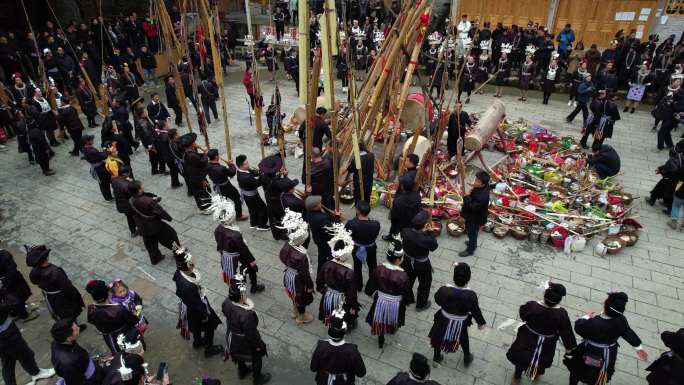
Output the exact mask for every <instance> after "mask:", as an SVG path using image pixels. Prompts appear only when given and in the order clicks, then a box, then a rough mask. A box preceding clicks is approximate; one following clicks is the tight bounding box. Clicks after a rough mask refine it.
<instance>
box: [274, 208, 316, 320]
mask: <svg viewBox="0 0 684 385" xmlns="http://www.w3.org/2000/svg"><path fill="white" fill-rule="evenodd" d="M283 225H284V226H285V228H286V230H287V233H288V235H287V236H288V238H289V241H288V242H287V243H286V244H284V245H283V247H282V249H280V261H281V262H282V263H283V264H284V265H285V273H284V274H283V286H284V287H285V292H286V293H287V296H288V297H289V298H290V300H291V301H292V318H294V319H295V321H296V322H297V324H299V325H301V324H304V323H309V322H311V321H313V316H312V315H311V314H309V313H307V312H306V307H307V306H308V305H310V304H311V302H313V291H314V282H313V279H312V278H311V276H312V275H313V273H312V270H311V261H310V260H309V255H308V254H307V251H306V248H304V247H303V246H302V245H303V244H304V242H306V240H307V238H308V237H309V225H308V224H307V223H306V222H305V221H304V219H303V218H302V215H301V214H300V213H297V212H294V211H291V210H290V209H285V216H284V217H283Z"/></svg>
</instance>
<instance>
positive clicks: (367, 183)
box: [347, 143, 375, 205]
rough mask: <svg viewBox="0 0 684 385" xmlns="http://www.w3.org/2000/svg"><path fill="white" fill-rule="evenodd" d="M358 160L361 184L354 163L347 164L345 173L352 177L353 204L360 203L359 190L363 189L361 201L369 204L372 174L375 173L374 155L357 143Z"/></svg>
mask: <svg viewBox="0 0 684 385" xmlns="http://www.w3.org/2000/svg"><path fill="white" fill-rule="evenodd" d="M359 158H360V159H361V176H363V183H359V177H360V175H359V171H358V170H357V169H356V164H355V163H354V161H352V162H350V163H349V167H347V172H348V173H349V174H351V175H352V178H353V181H354V202H356V204H357V205H358V203H359V201H361V190H362V189H363V200H365V201H366V202H370V199H371V192H372V190H373V173H374V172H375V155H374V154H373V153H372V152H369V151H368V150H367V149H366V145H365V144H364V143H359Z"/></svg>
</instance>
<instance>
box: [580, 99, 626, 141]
mask: <svg viewBox="0 0 684 385" xmlns="http://www.w3.org/2000/svg"><path fill="white" fill-rule="evenodd" d="M589 109H590V110H591V113H592V116H593V118H592V119H588V120H589V122H588V123H587V129H586V130H585V131H584V135H582V139H580V145H581V146H582V148H588V147H587V139H588V138H589V135H592V136H593V138H594V141H593V143H592V145H591V147H592V148H593V149H600V148H601V145H602V144H603V141H604V140H606V139H607V138H611V137H612V136H613V126H614V125H615V122H616V121H618V120H620V112H619V111H618V107H617V104H615V102H614V101H613V99H612V97H611V96H610V95H607V91H606V90H599V94H598V97H597V98H596V99H594V101H593V102H591V104H590V105H589Z"/></svg>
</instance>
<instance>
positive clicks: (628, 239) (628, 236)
mask: <svg viewBox="0 0 684 385" xmlns="http://www.w3.org/2000/svg"><path fill="white" fill-rule="evenodd" d="M617 236H618V237H620V239H621V240H622V242H624V243H625V246H626V247H632V246H634V245H635V244H636V243H637V242H638V241H639V235H638V234H637V232H636V231H623V232H621V233H618V235H617Z"/></svg>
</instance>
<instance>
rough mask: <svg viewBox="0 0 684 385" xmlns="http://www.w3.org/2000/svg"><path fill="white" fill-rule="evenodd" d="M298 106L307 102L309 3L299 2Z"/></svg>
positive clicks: (305, 1)
mask: <svg viewBox="0 0 684 385" xmlns="http://www.w3.org/2000/svg"><path fill="white" fill-rule="evenodd" d="M298 12H299V13H298V20H299V26H298V27H299V31H298V33H297V35H298V36H299V104H306V103H307V102H308V100H309V96H308V85H307V81H308V80H309V1H308V0H299V4H298Z"/></svg>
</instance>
